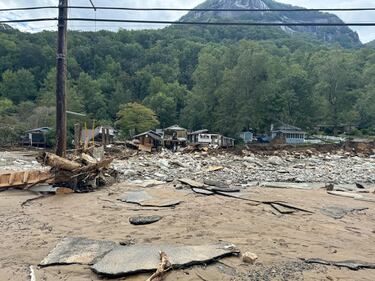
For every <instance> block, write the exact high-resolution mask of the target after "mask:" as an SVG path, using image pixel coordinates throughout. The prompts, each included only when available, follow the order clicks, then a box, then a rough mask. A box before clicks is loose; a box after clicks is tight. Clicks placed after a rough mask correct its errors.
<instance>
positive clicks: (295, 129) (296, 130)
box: [272, 125, 305, 134]
mask: <svg viewBox="0 0 375 281" xmlns="http://www.w3.org/2000/svg"><path fill="white" fill-rule="evenodd" d="M272 132H275V133H276V132H281V133H300V134H305V132H304V131H303V130H302V129H301V128H298V127H295V126H292V125H282V126H280V127H277V128H276V129H274V130H272Z"/></svg>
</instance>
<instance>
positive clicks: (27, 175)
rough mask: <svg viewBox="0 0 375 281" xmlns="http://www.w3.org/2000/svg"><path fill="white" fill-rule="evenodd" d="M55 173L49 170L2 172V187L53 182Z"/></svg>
mask: <svg viewBox="0 0 375 281" xmlns="http://www.w3.org/2000/svg"><path fill="white" fill-rule="evenodd" d="M53 182H54V174H52V173H51V172H49V171H23V172H6V173H2V174H0V189H2V188H5V189H6V188H24V187H28V186H31V185H35V184H38V183H53Z"/></svg>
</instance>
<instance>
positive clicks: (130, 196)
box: [118, 190, 182, 208]
mask: <svg viewBox="0 0 375 281" xmlns="http://www.w3.org/2000/svg"><path fill="white" fill-rule="evenodd" d="M118 200H120V201H122V202H126V203H132V204H138V205H140V206H142V207H162V208H163V207H174V206H176V205H178V204H180V203H181V202H182V201H181V200H178V199H170V198H158V197H156V196H155V197H154V196H152V195H151V194H150V193H148V192H147V191H144V190H136V191H129V192H126V193H125V194H124V195H123V196H121V197H120V198H119V199H118Z"/></svg>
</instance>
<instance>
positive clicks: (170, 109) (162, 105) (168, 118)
mask: <svg viewBox="0 0 375 281" xmlns="http://www.w3.org/2000/svg"><path fill="white" fill-rule="evenodd" d="M144 104H145V105H146V106H147V107H149V108H151V109H152V110H153V111H154V112H155V113H156V115H157V116H158V118H159V120H160V125H161V126H162V127H163V128H166V127H168V126H170V125H172V124H175V123H177V119H176V106H177V105H176V102H175V100H174V99H173V98H172V97H168V96H167V95H166V94H164V93H162V92H159V93H157V94H154V95H151V96H148V97H147V98H145V100H144Z"/></svg>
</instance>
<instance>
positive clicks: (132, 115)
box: [115, 102, 160, 137]
mask: <svg viewBox="0 0 375 281" xmlns="http://www.w3.org/2000/svg"><path fill="white" fill-rule="evenodd" d="M117 118H118V120H117V121H116V123H115V124H116V126H117V127H118V128H119V129H120V130H121V132H122V135H123V136H124V137H129V136H131V135H134V134H139V133H142V132H144V131H147V130H150V129H154V128H156V127H157V126H158V125H159V124H160V123H159V120H158V119H157V116H156V114H155V112H154V111H152V110H151V109H149V108H148V107H145V106H144V105H142V104H139V103H136V102H133V103H127V104H123V105H121V106H120V110H119V112H118V113H117Z"/></svg>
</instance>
